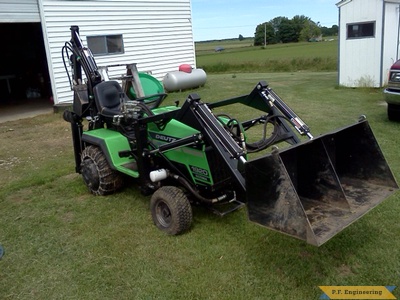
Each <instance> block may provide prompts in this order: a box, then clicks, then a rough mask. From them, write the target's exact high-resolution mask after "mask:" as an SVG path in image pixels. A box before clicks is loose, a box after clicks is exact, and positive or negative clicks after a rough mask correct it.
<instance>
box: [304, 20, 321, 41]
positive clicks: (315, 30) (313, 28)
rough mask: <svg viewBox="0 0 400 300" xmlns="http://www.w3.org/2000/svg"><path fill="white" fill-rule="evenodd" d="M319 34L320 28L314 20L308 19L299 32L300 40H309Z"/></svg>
mask: <svg viewBox="0 0 400 300" xmlns="http://www.w3.org/2000/svg"><path fill="white" fill-rule="evenodd" d="M320 36H321V28H320V27H319V25H318V24H316V23H315V22H313V21H311V20H308V21H306V22H305V24H304V27H303V29H302V31H301V33H300V40H302V41H309V40H311V39H316V38H318V37H320Z"/></svg>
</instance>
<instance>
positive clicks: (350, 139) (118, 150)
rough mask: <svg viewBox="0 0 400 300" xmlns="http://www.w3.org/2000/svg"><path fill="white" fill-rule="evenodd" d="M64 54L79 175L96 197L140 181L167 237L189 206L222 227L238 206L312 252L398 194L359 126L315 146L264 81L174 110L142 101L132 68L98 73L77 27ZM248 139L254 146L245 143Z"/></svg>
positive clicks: (156, 99) (178, 228) (182, 222)
mask: <svg viewBox="0 0 400 300" xmlns="http://www.w3.org/2000/svg"><path fill="white" fill-rule="evenodd" d="M62 53H63V57H64V60H65V58H67V60H68V61H69V62H70V64H71V66H72V78H70V82H71V87H72V90H73V91H74V100H73V109H72V110H67V111H65V112H64V119H65V120H66V121H68V122H69V123H70V124H71V129H72V137H73V148H74V154H75V170H76V172H78V173H80V174H81V175H82V177H83V180H84V182H85V184H86V185H87V187H88V188H89V190H90V191H91V192H92V193H93V194H95V195H105V194H110V193H114V192H116V191H118V189H119V188H121V187H122V185H123V184H124V182H125V183H126V182H127V181H129V182H133V181H134V182H136V183H137V184H138V186H139V188H140V190H141V192H142V193H143V194H145V195H152V196H151V199H150V209H151V214H152V218H153V221H154V223H155V225H156V226H157V227H158V228H160V229H161V230H162V231H164V232H165V233H167V234H171V235H176V234H180V233H182V232H184V231H186V230H188V229H189V228H190V226H191V223H192V214H193V212H192V205H197V204H200V205H204V206H206V207H208V208H210V209H211V210H212V211H213V212H215V213H217V214H219V215H221V216H223V215H225V214H227V213H230V212H232V211H235V210H237V209H239V208H241V207H243V206H246V207H247V211H248V216H249V219H250V221H252V222H255V223H257V224H260V225H262V226H265V227H267V228H270V229H273V230H277V231H280V232H282V233H285V234H288V235H290V236H293V237H296V238H299V239H301V240H305V241H306V242H308V243H310V244H312V245H316V246H319V245H321V244H323V243H325V242H326V241H327V240H329V239H330V238H331V237H333V236H334V235H335V234H337V233H338V232H340V231H341V230H343V229H344V228H345V227H347V226H348V225H349V224H351V223H352V222H354V221H355V220H357V219H358V218H360V217H361V216H362V215H364V214H365V213H366V212H368V211H369V210H371V209H372V208H373V207H375V206H376V205H378V204H379V203H381V202H382V201H383V200H384V199H385V198H387V197H388V196H389V195H391V194H392V193H393V192H395V191H396V190H397V189H398V185H397V183H396V181H395V178H394V176H393V174H392V172H391V170H390V168H389V166H388V164H387V162H386V160H385V158H384V156H383V154H382V151H381V149H380V147H379V145H378V144H377V142H376V139H375V137H374V135H373V133H372V130H371V128H370V126H369V124H368V121H367V120H366V119H365V118H361V119H360V120H359V121H358V122H357V123H355V124H353V125H350V126H347V127H345V128H342V129H340V130H336V131H334V132H331V133H329V134H325V135H322V136H319V137H313V136H312V134H311V132H310V129H309V128H308V126H307V125H306V124H305V123H304V122H303V121H302V120H301V119H300V117H299V116H297V115H296V114H295V112H294V111H293V110H292V109H291V108H290V107H288V106H287V105H286V104H285V102H284V101H283V100H282V99H281V98H280V97H279V96H278V95H277V94H276V93H275V92H274V91H273V90H272V89H271V88H270V87H269V85H268V83H267V82H265V81H260V82H259V83H257V84H256V85H255V87H254V89H253V90H252V91H251V92H250V93H249V94H246V95H242V96H238V97H233V98H230V99H226V100H221V101H217V102H213V103H206V102H203V101H202V100H201V98H200V97H199V96H198V95H197V94H190V95H189V96H188V97H187V99H186V100H185V101H184V103H183V104H182V106H179V104H178V103H177V104H176V105H175V106H161V103H162V101H163V100H164V99H165V97H166V94H165V93H163V91H162V90H161V91H160V89H159V88H158V89H155V90H154V91H153V92H152V91H144V90H143V89H142V88H141V82H140V79H141V77H143V76H141V73H139V72H138V71H137V69H136V65H135V64H128V65H126V70H127V71H126V74H125V75H123V76H121V77H118V78H110V77H109V76H108V73H107V68H99V67H97V65H96V62H95V60H94V58H93V55H92V54H91V52H90V49H88V48H86V47H84V46H83V43H82V40H81V38H80V36H79V28H78V27H77V26H72V27H71V40H70V42H67V43H66V44H65V46H64V48H63V51H62ZM65 61H66V60H65ZM66 69H67V67H66ZM82 70H83V71H84V74H85V79H83V76H82ZM67 73H68V69H67ZM148 76H150V75H148ZM148 76H147V77H146V78H148ZM154 80H155V81H156V79H154ZM120 82H121V84H120ZM155 86H157V84H156V85H155ZM132 91H133V92H132ZM233 104H238V105H243V106H244V107H248V108H251V109H253V110H256V111H257V112H258V113H259V115H258V116H257V117H255V118H252V119H250V120H247V121H238V120H237V119H235V118H233V117H231V116H229V115H228V114H226V113H220V114H218V113H216V112H215V111H216V110H219V109H220V108H224V107H225V106H229V105H233ZM84 120H87V127H88V128H87V129H85V130H84ZM255 128H259V129H260V130H259V132H260V138H259V139H257V141H255V142H250V139H249V137H248V136H249V132H252V131H254V129H255ZM268 129H270V130H269V131H268ZM303 137H304V138H303ZM281 144H288V145H289V147H285V148H283V149H282V150H280V149H279V148H278V147H277V145H279V146H280V145H281ZM270 149H271V150H272V151H270V152H268V150H270ZM266 151H267V154H265V153H264V152H266ZM253 153H264V154H263V155H261V156H259V157H258V158H252V156H253ZM128 179H129V180H128Z"/></svg>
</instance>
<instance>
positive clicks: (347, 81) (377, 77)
mask: <svg viewBox="0 0 400 300" xmlns="http://www.w3.org/2000/svg"><path fill="white" fill-rule="evenodd" d="M336 5H337V7H338V8H339V84H340V85H343V86H348V87H382V86H384V85H385V84H387V77H388V72H389V68H390V66H391V65H392V64H393V63H394V62H395V61H396V60H398V59H399V25H400V24H399V22H400V15H399V11H400V0H342V1H340V2H338V3H337V4H336Z"/></svg>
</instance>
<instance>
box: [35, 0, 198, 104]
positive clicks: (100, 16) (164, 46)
mask: <svg viewBox="0 0 400 300" xmlns="http://www.w3.org/2000/svg"><path fill="white" fill-rule="evenodd" d="M38 1H39V6H40V10H41V17H42V22H43V24H44V25H45V26H43V28H44V31H45V39H47V47H48V48H47V49H46V50H47V52H48V56H49V57H48V59H49V65H50V66H51V69H52V70H51V71H50V73H51V74H50V76H51V77H52V84H53V87H52V88H53V93H55V95H54V101H55V103H56V104H57V103H61V102H71V101H72V93H71V91H70V88H69V83H68V79H67V76H66V72H65V69H64V66H63V63H62V58H61V48H62V46H63V45H64V43H65V42H66V41H69V40H70V36H71V35H70V29H69V28H70V26H71V25H78V26H79V28H80V35H81V38H82V40H83V42H84V44H85V45H87V43H86V36H88V35H100V34H123V40H124V49H125V53H124V54H121V55H109V56H100V57H96V62H97V65H98V66H105V65H110V64H119V63H123V64H126V63H137V66H138V69H139V71H151V72H152V74H153V76H155V77H157V78H158V79H162V77H163V76H164V75H165V74H166V73H167V72H169V71H173V70H177V69H178V66H179V65H180V64H183V63H187V64H190V65H192V66H193V67H195V54H194V42H193V35H192V24H191V6H190V0H154V1H153V0H98V1H95V0H92V1H58V0H38ZM49 54H50V55H49ZM113 70H114V69H113ZM124 72H125V69H124V68H121V69H119V70H114V73H112V74H111V75H120V74H123V73H124Z"/></svg>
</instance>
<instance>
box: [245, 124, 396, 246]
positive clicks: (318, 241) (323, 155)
mask: <svg viewBox="0 0 400 300" xmlns="http://www.w3.org/2000/svg"><path fill="white" fill-rule="evenodd" d="M245 174H246V175H245V176H246V197H247V206H248V215H249V219H250V221H253V222H255V223H258V224H260V225H262V226H265V227H268V228H271V229H274V230H277V231H280V232H283V233H286V234H288V235H291V236H293V237H296V238H299V239H302V240H305V241H307V243H309V244H312V245H315V246H320V245H322V244H323V243H325V242H326V241H328V240H329V239H330V238H332V237H333V236H334V235H336V234H337V233H339V232H340V231H341V230H343V229H344V228H346V227H347V226H348V225H350V224H351V223H352V222H354V221H356V220H357V219H358V218H360V217H361V216H362V215H364V214H365V213H367V212H368V211H369V210H371V209H372V208H374V207H375V206H377V205H378V204H379V203H381V202H382V201H383V200H384V199H385V198H386V197H388V196H389V195H390V194H392V193H393V192H394V191H395V190H397V189H398V185H397V183H396V180H395V178H394V177H393V174H392V172H391V170H390V168H389V166H388V165H387V163H386V160H385V158H384V156H383V154H382V152H381V149H380V148H379V145H378V144H377V141H376V140H375V137H374V135H373V133H372V131H371V128H370V127H369V125H368V122H367V121H366V120H364V121H360V122H359V123H357V124H354V125H351V126H348V127H345V128H343V129H340V130H337V131H334V132H332V133H328V134H325V135H322V136H320V137H318V138H314V139H312V140H309V141H306V142H303V143H300V144H297V145H295V146H292V147H290V148H288V149H285V150H282V151H274V152H273V153H272V154H268V155H267V156H264V157H261V158H258V159H255V160H252V161H248V162H247V163H246V164H245Z"/></svg>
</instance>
